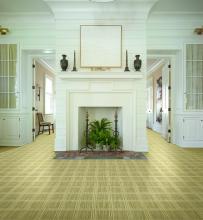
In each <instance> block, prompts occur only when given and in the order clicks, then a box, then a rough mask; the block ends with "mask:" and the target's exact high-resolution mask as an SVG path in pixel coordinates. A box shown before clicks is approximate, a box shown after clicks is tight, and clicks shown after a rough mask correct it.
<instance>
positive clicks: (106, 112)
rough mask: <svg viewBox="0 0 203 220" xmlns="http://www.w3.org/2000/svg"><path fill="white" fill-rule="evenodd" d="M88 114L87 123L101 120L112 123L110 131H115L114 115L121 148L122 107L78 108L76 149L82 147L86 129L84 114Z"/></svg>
mask: <svg viewBox="0 0 203 220" xmlns="http://www.w3.org/2000/svg"><path fill="white" fill-rule="evenodd" d="M87 112H88V119H89V123H91V122H92V121H95V120H101V119H103V118H106V119H108V120H109V121H110V122H112V129H113V130H114V131H115V114H117V117H118V124H117V129H118V134H119V136H118V137H119V140H120V147H121V148H122V146H123V144H122V142H123V141H122V134H123V129H122V107H119V106H117V107H88V106H86V107H80V108H79V111H78V114H79V115H78V123H79V124H78V147H79V149H80V148H81V147H84V136H85V129H86V114H87Z"/></svg>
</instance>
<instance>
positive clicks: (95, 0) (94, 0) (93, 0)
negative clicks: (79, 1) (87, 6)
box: [90, 0, 114, 3]
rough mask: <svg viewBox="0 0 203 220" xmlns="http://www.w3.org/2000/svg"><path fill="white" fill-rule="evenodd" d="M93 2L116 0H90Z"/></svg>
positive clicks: (112, 0)
mask: <svg viewBox="0 0 203 220" xmlns="http://www.w3.org/2000/svg"><path fill="white" fill-rule="evenodd" d="M90 1H91V2H101V3H102V2H114V0H90Z"/></svg>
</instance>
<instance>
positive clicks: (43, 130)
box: [42, 126, 44, 134]
mask: <svg viewBox="0 0 203 220" xmlns="http://www.w3.org/2000/svg"><path fill="white" fill-rule="evenodd" d="M42 134H44V126H42Z"/></svg>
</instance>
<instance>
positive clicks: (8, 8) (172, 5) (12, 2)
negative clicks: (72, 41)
mask: <svg viewBox="0 0 203 220" xmlns="http://www.w3.org/2000/svg"><path fill="white" fill-rule="evenodd" d="M65 1H68V2H78V3H79V2H81V3H82V2H83V3H85V2H87V3H90V1H89V0H65ZM136 1H138V0H115V3H116V2H126V4H128V2H136ZM92 4H101V3H95V2H92ZM102 4H108V3H102ZM111 4H112V3H111ZM135 4H136V3H135ZM166 11H169V12H180V11H182V12H203V0H159V1H158V2H157V3H156V4H155V5H154V7H153V9H152V12H166ZM2 12H3V13H20V12H23V13H26V12H28V13H29V12H40V13H41V12H46V13H47V12H48V13H51V11H50V9H49V7H48V6H47V4H46V3H45V2H44V1H43V0H0V13H2Z"/></svg>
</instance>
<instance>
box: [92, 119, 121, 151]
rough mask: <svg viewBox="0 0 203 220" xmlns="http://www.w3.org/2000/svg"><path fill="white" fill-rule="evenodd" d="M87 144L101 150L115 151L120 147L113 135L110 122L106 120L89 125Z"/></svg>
mask: <svg viewBox="0 0 203 220" xmlns="http://www.w3.org/2000/svg"><path fill="white" fill-rule="evenodd" d="M89 127H90V132H89V142H90V145H92V146H93V147H94V149H96V148H100V149H102V150H104V149H107V150H116V149H118V147H119V145H120V141H119V139H118V138H115V137H114V135H113V129H112V122H110V121H109V120H108V119H107V118H102V119H101V120H95V121H93V122H91V123H90V125H89Z"/></svg>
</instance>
